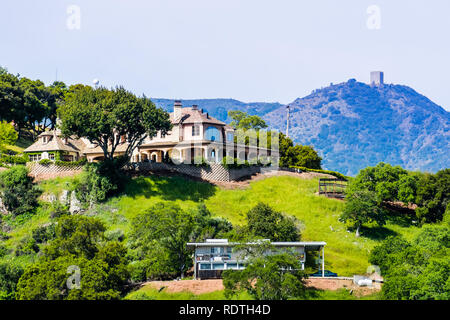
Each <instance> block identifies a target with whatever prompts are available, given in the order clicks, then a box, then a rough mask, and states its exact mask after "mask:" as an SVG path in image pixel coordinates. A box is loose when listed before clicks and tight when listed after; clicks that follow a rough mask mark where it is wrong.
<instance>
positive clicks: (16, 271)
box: [0, 263, 23, 300]
mask: <svg viewBox="0 0 450 320" xmlns="http://www.w3.org/2000/svg"><path fill="white" fill-rule="evenodd" d="M22 274H23V269H22V267H20V266H18V265H14V264H11V263H2V264H0V300H13V299H14V298H15V294H16V288H17V283H18V282H19V279H20V277H21V276H22Z"/></svg>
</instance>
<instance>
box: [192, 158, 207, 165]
mask: <svg viewBox="0 0 450 320" xmlns="http://www.w3.org/2000/svg"><path fill="white" fill-rule="evenodd" d="M194 165H195V166H196V167H208V166H209V163H208V161H207V160H206V159H205V158H204V157H203V156H196V157H194Z"/></svg>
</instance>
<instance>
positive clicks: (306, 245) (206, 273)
mask: <svg viewBox="0 0 450 320" xmlns="http://www.w3.org/2000/svg"><path fill="white" fill-rule="evenodd" d="M266 241H268V240H266ZM255 244H256V243H247V245H248V246H249V247H250V246H252V245H253V246H254V245H255ZM237 245H238V243H233V242H228V240H227V239H207V240H206V241H205V242H195V243H188V244H187V246H188V247H189V248H192V249H193V250H194V255H193V259H194V278H195V279H217V278H221V276H222V272H223V271H224V270H240V269H244V268H245V267H246V264H247V260H248V257H246V256H245V255H243V253H242V251H239V249H235V247H236V246H237ZM240 245H241V246H242V244H240ZM270 245H271V247H272V248H273V249H270V250H267V251H266V252H265V253H264V254H267V255H269V254H273V253H277V252H283V251H290V252H293V253H294V254H295V255H296V257H297V258H298V259H299V261H300V263H301V265H302V270H303V269H304V268H305V262H306V254H307V251H318V252H319V261H320V262H321V270H322V276H325V274H324V272H325V271H324V270H325V245H326V242H271V243H270ZM240 250H242V249H240ZM320 256H321V257H320Z"/></svg>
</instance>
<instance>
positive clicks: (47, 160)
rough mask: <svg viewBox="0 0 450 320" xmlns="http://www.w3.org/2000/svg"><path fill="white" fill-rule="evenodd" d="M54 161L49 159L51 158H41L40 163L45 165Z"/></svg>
mask: <svg viewBox="0 0 450 320" xmlns="http://www.w3.org/2000/svg"><path fill="white" fill-rule="evenodd" d="M52 163H53V161H51V160H49V159H41V160H39V164H41V165H43V166H48V165H49V164H52Z"/></svg>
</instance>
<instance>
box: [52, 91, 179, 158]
mask: <svg viewBox="0 0 450 320" xmlns="http://www.w3.org/2000/svg"><path fill="white" fill-rule="evenodd" d="M58 112H59V115H60V118H61V121H62V125H61V130H62V132H63V134H66V135H75V136H77V137H80V138H81V137H83V138H87V139H88V140H89V141H90V142H91V143H93V144H96V145H98V146H100V148H101V149H102V150H103V154H104V157H105V159H108V160H112V159H113V156H114V152H115V151H116V149H117V147H118V146H119V144H120V143H121V142H123V140H122V139H125V140H126V142H128V146H127V149H126V150H125V155H126V156H128V157H129V156H130V155H131V154H132V152H133V150H134V149H135V148H136V147H137V146H139V145H140V144H142V142H143V141H144V139H145V138H146V137H154V136H155V135H156V133H157V132H158V131H159V130H161V132H162V133H163V134H165V133H167V132H168V131H169V130H170V129H171V122H170V120H169V114H168V113H167V112H164V111H163V110H162V109H160V108H156V107H155V105H154V104H153V103H152V102H151V101H150V99H148V98H146V97H145V96H143V97H136V96H135V95H134V94H133V93H131V92H129V91H127V90H125V89H124V88H123V87H117V88H115V89H112V90H108V89H106V88H98V89H93V88H92V87H90V86H82V85H78V86H76V87H71V88H69V93H68V94H67V95H66V101H65V103H64V104H63V105H62V106H61V107H60V108H59V111H58Z"/></svg>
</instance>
